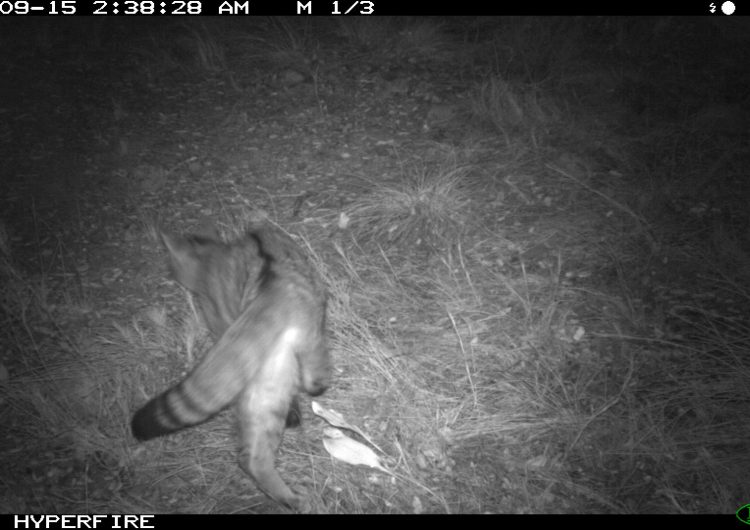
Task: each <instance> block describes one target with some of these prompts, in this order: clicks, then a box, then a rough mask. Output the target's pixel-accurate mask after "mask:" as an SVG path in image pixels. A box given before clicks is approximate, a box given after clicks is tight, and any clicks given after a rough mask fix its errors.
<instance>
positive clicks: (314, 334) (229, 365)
mask: <svg viewBox="0 0 750 530" xmlns="http://www.w3.org/2000/svg"><path fill="white" fill-rule="evenodd" d="M161 236H162V240H163V242H164V245H165V246H166V248H167V250H168V251H169V255H170V265H171V269H172V273H173V275H174V276H175V278H176V279H177V281H178V282H180V283H181V284H182V285H183V286H184V287H186V288H187V289H189V290H190V291H191V292H192V293H193V294H194V295H195V297H196V298H197V300H198V306H199V307H200V310H201V313H202V314H203V317H204V319H205V321H206V324H207V326H208V328H209V330H210V331H211V332H212V334H213V335H214V337H215V338H216V342H215V344H214V345H213V346H212V347H211V349H210V350H209V351H208V352H207V353H206V354H205V356H204V357H203V359H202V360H201V361H200V362H199V363H198V364H197V365H196V366H195V367H194V368H193V370H192V371H191V372H190V374H188V376H187V377H185V379H183V380H182V381H181V382H180V383H178V384H177V385H175V386H174V387H172V388H170V389H169V390H167V391H166V392H164V393H163V394H161V395H160V396H158V397H156V398H154V399H152V400H151V401H149V402H148V403H147V404H146V405H145V406H143V407H142V408H141V409H140V410H138V411H137V412H136V413H135V415H134V416H133V421H132V430H133V435H134V436H135V437H136V438H137V439H138V440H149V439H151V438H154V437H157V436H162V435H165V434H169V433H172V432H175V431H177V430H180V429H183V428H185V427H189V426H192V425H196V424H198V423H201V422H203V421H206V420H207V419H209V418H211V417H212V416H213V415H215V414H216V413H218V412H219V411H221V410H222V409H224V408H225V407H227V406H228V405H230V404H234V406H235V407H236V411H237V417H238V419H239V428H240V466H241V467H242V469H244V470H245V471H246V472H247V473H248V474H249V475H250V476H251V477H252V478H253V479H254V480H255V481H256V483H257V484H258V486H259V487H260V488H261V489H262V490H263V491H264V492H265V493H266V494H268V495H269V496H270V497H271V498H273V499H275V500H276V501H278V502H280V503H283V504H285V505H286V506H288V507H290V508H293V509H295V510H298V511H307V509H308V504H307V501H306V499H305V498H304V496H302V495H300V494H299V493H296V492H294V491H292V489H291V488H289V486H287V484H286V483H285V482H284V480H283V479H282V478H281V476H280V475H279V473H278V471H277V470H276V468H275V466H274V461H275V458H276V451H277V449H278V447H279V444H280V443H281V438H282V434H283V432H284V427H285V425H288V426H294V425H296V424H298V423H299V411H298V406H297V394H298V393H299V392H300V390H301V389H304V390H305V391H306V392H307V393H308V394H310V395H312V396H317V395H320V394H322V393H323V392H324V391H325V390H326V388H327V387H328V384H329V381H330V377H331V363H330V357H329V353H328V349H327V347H326V343H325V312H326V292H325V289H324V287H323V285H322V282H321V280H320V278H319V276H318V274H317V273H316V271H315V270H314V269H313V268H312V266H311V265H310V264H309V262H308V261H307V259H306V257H305V255H304V253H303V252H302V250H301V249H300V248H299V247H298V246H297V244H296V243H295V242H294V241H293V240H292V239H291V238H290V237H289V236H287V235H286V234H284V233H283V232H281V231H280V230H278V229H276V228H272V227H271V226H269V225H263V226H260V227H258V226H256V227H254V228H251V230H249V231H248V232H247V234H246V235H244V236H242V237H240V238H238V239H236V240H235V241H232V242H230V243H224V242H222V241H221V240H220V239H219V238H218V235H217V234H213V235H208V236H199V235H187V236H175V235H172V234H168V233H162V234H161Z"/></svg>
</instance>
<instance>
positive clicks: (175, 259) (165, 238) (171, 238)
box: [159, 231, 201, 291]
mask: <svg viewBox="0 0 750 530" xmlns="http://www.w3.org/2000/svg"><path fill="white" fill-rule="evenodd" d="M159 235H160V236H161V240H162V242H163V243H164V247H165V248H166V249H167V251H168V252H169V268H170V270H171V271H172V275H173V276H174V278H175V280H177V281H178V282H180V283H181V284H182V285H183V286H185V287H187V288H188V289H190V290H193V291H195V290H197V288H198V281H199V274H200V268H201V260H200V248H199V246H200V243H199V242H198V241H196V239H194V238H192V237H183V236H178V235H176V234H172V233H170V232H165V231H160V232H159Z"/></svg>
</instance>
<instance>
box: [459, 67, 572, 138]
mask: <svg viewBox="0 0 750 530" xmlns="http://www.w3.org/2000/svg"><path fill="white" fill-rule="evenodd" d="M471 106H472V110H473V112H474V114H475V115H476V116H477V118H478V119H479V120H480V121H481V122H483V123H486V124H488V125H490V126H491V127H492V128H493V129H494V130H495V131H496V132H498V133H500V134H501V135H502V137H503V139H504V140H505V143H506V145H507V146H508V147H511V146H512V145H513V138H514V137H515V136H517V135H519V134H520V135H521V137H522V139H523V141H529V140H530V141H531V142H532V143H533V145H535V146H539V145H540V144H542V143H543V142H544V140H545V139H547V137H548V136H549V134H550V133H551V132H552V131H553V130H554V129H555V128H556V127H558V126H559V123H560V111H559V109H558V108H557V106H556V105H555V103H554V102H553V101H552V100H551V99H550V97H549V96H548V95H545V94H544V93H543V92H542V91H541V90H540V88H539V87H537V86H534V85H527V84H521V83H517V82H511V81H506V80H504V79H502V78H501V77H499V76H495V77H492V78H490V79H489V80H487V81H485V82H484V83H482V84H481V85H479V87H478V88H477V89H476V90H475V92H474V94H473V96H472V98H471Z"/></svg>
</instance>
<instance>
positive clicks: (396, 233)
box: [346, 167, 471, 252]
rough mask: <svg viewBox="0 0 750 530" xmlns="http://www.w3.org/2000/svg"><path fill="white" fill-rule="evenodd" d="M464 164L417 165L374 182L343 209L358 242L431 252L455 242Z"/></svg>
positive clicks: (463, 205) (464, 200)
mask: <svg viewBox="0 0 750 530" xmlns="http://www.w3.org/2000/svg"><path fill="white" fill-rule="evenodd" d="M470 171H471V168H469V167H449V168H438V169H437V170H434V171H428V170H426V169H423V170H422V171H418V172H415V173H413V174H411V175H407V176H406V177H405V178H404V179H403V181H401V182H392V183H382V184H376V185H375V187H374V189H372V191H370V192H369V193H368V194H367V195H365V196H364V197H362V198H361V199H359V200H358V201H356V202H355V203H354V204H353V205H352V206H351V208H349V209H348V210H347V212H346V215H347V216H348V217H349V218H350V219H351V223H352V225H353V227H354V231H355V234H356V237H357V239H358V241H359V242H361V243H363V244H368V243H370V242H373V243H377V244H379V245H381V246H383V247H384V248H388V247H392V246H397V247H416V248H421V249H426V250H428V251H430V252H431V251H434V250H437V249H438V248H442V247H443V246H444V245H446V244H448V243H449V242H451V241H455V240H456V239H457V238H458V237H459V236H460V234H461V233H462V232H463V231H464V230H465V228H466V222H467V220H468V219H469V217H470V216H469V213H470V212H469V196H468V193H467V183H466V179H467V176H468V174H469V173H470Z"/></svg>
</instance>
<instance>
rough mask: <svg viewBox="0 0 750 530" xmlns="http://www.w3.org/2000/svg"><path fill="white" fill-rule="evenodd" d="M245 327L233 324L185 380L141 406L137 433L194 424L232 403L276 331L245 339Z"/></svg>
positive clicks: (147, 434)
mask: <svg viewBox="0 0 750 530" xmlns="http://www.w3.org/2000/svg"><path fill="white" fill-rule="evenodd" d="M242 327H243V323H242V321H241V320H240V321H237V322H235V323H234V324H232V326H230V327H229V329H228V330H227V331H226V333H224V335H223V336H222V337H221V338H220V339H219V341H218V342H217V343H216V344H214V345H213V347H212V348H211V349H210V350H209V351H208V352H206V355H205V357H204V358H203V360H202V361H201V362H200V363H199V364H198V365H197V366H196V367H195V368H194V369H193V371H192V372H191V373H190V374H188V376H187V377H186V378H185V379H184V380H183V381H182V382H181V383H179V384H177V385H176V386H174V387H172V388H170V389H169V390H167V391H166V392H164V393H162V394H161V395H159V396H157V397H155V398H154V399H152V400H151V401H149V402H148V403H146V405H144V406H143V407H142V408H141V409H140V410H138V412H136V413H135V415H134V416H133V421H132V423H131V428H132V431H133V436H135V437H136V438H137V439H138V440H141V441H144V440H150V439H151V438H156V437H157V436H163V435H165V434H169V433H172V432H175V431H178V430H180V429H184V428H186V427H191V426H193V425H197V424H199V423H203V422H204V421H206V420H208V419H209V418H211V417H212V416H214V415H215V414H217V413H219V412H220V411H221V410H223V409H224V408H225V407H227V406H228V405H229V404H230V403H232V402H233V401H234V400H235V399H236V398H237V396H238V395H239V394H240V392H242V391H243V390H244V388H245V386H246V385H247V382H248V381H250V380H252V378H253V375H254V374H255V373H256V372H257V371H258V368H259V367H260V365H262V364H263V362H264V357H265V355H264V352H265V350H266V349H267V348H268V344H269V343H272V342H273V335H274V332H276V330H273V329H268V328H267V329H266V330H265V333H258V332H256V333H255V337H254V338H253V340H243V338H242V336H241V332H242Z"/></svg>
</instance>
